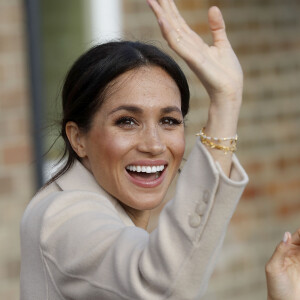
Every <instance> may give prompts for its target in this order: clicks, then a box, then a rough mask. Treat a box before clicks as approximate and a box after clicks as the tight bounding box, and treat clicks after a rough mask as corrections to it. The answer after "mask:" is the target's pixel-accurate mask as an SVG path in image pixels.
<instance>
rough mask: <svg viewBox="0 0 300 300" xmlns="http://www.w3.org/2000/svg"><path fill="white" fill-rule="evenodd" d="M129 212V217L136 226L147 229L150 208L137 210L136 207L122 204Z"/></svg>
mask: <svg viewBox="0 0 300 300" xmlns="http://www.w3.org/2000/svg"><path fill="white" fill-rule="evenodd" d="M121 205H122V206H123V208H124V210H125V211H126V213H127V214H128V216H129V218H130V219H131V220H132V222H133V223H134V225H135V226H137V227H140V228H143V229H145V230H147V227H148V223H149V219H150V215H151V211H150V210H136V209H134V208H131V207H128V206H125V205H124V204H121Z"/></svg>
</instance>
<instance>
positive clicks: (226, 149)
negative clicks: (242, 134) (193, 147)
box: [200, 136, 237, 154]
mask: <svg viewBox="0 0 300 300" xmlns="http://www.w3.org/2000/svg"><path fill="white" fill-rule="evenodd" d="M200 140H201V142H202V144H204V145H207V146H209V147H210V148H211V149H217V150H222V151H224V153H225V154H227V153H228V152H231V153H234V152H235V151H236V150H237V146H236V143H235V142H231V143H232V144H231V145H230V146H222V145H219V144H215V143H213V142H212V141H209V140H207V139H205V138H203V137H202V136H200Z"/></svg>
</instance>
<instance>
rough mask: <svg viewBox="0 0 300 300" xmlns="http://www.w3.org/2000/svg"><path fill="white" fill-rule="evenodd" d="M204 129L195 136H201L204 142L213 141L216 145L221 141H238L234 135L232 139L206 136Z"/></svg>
mask: <svg viewBox="0 0 300 300" xmlns="http://www.w3.org/2000/svg"><path fill="white" fill-rule="evenodd" d="M204 129H205V127H202V128H201V130H200V132H199V133H197V134H196V136H200V137H201V136H202V137H203V138H204V139H206V140H210V141H211V140H213V141H216V142H218V143H220V142H222V141H237V140H238V135H237V134H236V135H235V136H233V137H225V138H218V137H211V136H207V135H206V134H205V133H204Z"/></svg>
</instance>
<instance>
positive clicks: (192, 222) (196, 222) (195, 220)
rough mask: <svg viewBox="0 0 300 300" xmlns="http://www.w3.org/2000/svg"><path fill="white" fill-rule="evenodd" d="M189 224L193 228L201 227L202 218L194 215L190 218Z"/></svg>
mask: <svg viewBox="0 0 300 300" xmlns="http://www.w3.org/2000/svg"><path fill="white" fill-rule="evenodd" d="M189 223H190V226H191V227H193V228H196V227H199V226H200V223H201V217H200V216H199V215H197V214H192V215H190V217H189Z"/></svg>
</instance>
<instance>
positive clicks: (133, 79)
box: [101, 66, 181, 110]
mask: <svg viewBox="0 0 300 300" xmlns="http://www.w3.org/2000/svg"><path fill="white" fill-rule="evenodd" d="M119 105H136V106H140V107H145V108H147V107H158V108H162V107H165V106H170V105H172V106H177V107H178V108H179V109H181V95H180V91H179V88H178V86H177V84H176V82H175V81H174V79H173V78H172V77H171V76H170V75H169V74H168V73H166V72H165V71H164V70H163V69H161V68H159V67H153V66H145V67H141V68H138V69H134V70H131V71H128V72H126V73H124V74H122V75H120V76H119V77H117V78H116V79H115V80H113V81H112V82H111V84H110V85H109V87H108V90H107V93H106V96H105V100H104V103H103V105H102V107H101V110H102V109H103V110H108V109H113V108H114V107H116V106H119Z"/></svg>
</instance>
